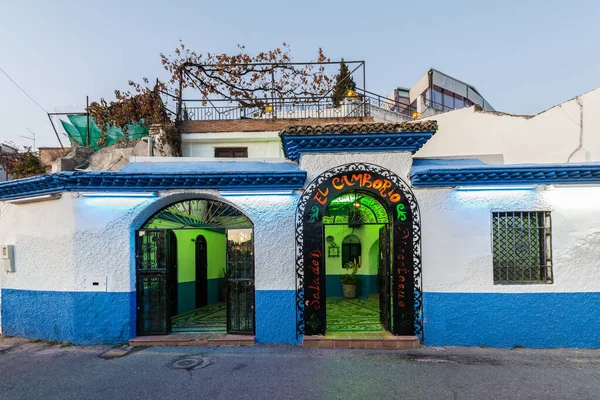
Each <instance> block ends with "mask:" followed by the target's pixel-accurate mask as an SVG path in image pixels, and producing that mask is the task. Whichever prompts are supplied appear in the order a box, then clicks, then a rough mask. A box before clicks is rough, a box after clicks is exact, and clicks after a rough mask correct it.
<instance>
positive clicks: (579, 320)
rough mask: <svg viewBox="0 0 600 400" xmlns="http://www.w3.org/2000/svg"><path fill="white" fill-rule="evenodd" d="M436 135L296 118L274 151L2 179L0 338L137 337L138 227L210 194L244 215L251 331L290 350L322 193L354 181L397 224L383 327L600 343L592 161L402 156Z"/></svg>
mask: <svg viewBox="0 0 600 400" xmlns="http://www.w3.org/2000/svg"><path fill="white" fill-rule="evenodd" d="M436 129H437V125H436V123H435V122H434V121H425V122H416V123H401V124H353V125H327V126H320V127H315V126H297V127H293V128H286V129H284V130H283V131H282V132H281V135H280V136H281V141H282V146H283V148H284V150H285V154H286V159H285V160H268V161H260V162H259V161H252V160H248V161H232V160H227V161H216V160H212V161H202V162H199V161H197V162H195V161H187V162H182V161H178V160H172V159H171V160H167V159H159V158H156V159H153V160H150V161H149V160H145V162H134V163H131V164H128V165H127V166H125V167H124V168H123V169H122V170H121V171H119V172H85V171H81V172H61V173H56V174H51V175H43V176H38V177H33V178H28V179H22V180H16V181H11V182H5V183H1V184H0V244H2V245H10V246H12V252H13V255H14V257H13V258H12V267H14V268H13V269H9V268H7V269H6V270H5V271H2V274H1V277H0V290H1V292H0V293H1V299H0V300H1V315H0V316H1V328H2V333H3V334H5V335H13V336H22V337H27V338H40V339H47V340H59V341H71V342H73V343H80V344H88V343H121V342H125V341H127V340H129V339H131V338H133V337H135V336H137V335H139V334H140V332H139V321H138V318H139V315H140V314H139V312H140V311H139V307H140V303H139V301H140V300H139V299H140V293H139V285H138V282H137V279H138V276H139V275H138V274H137V272H136V269H137V265H138V261H137V258H139V257H136V256H139V254H137V253H136V240H137V235H138V233H137V232H139V230H140V229H142V228H143V227H144V226H145V224H146V222H147V221H148V220H149V219H150V218H151V217H152V216H153V215H155V214H156V213H157V212H159V211H160V210H162V209H164V208H165V207H167V206H169V205H171V204H174V203H177V202H180V201H184V200H191V199H206V200H210V201H215V202H220V203H224V204H227V205H229V206H231V207H232V208H234V209H236V210H238V211H240V212H241V213H243V214H244V215H245V216H246V217H247V218H248V219H249V220H250V221H251V222H252V226H253V228H252V229H253V257H254V259H253V265H254V274H253V283H252V286H253V290H254V292H253V305H252V307H251V309H252V310H253V318H254V326H253V332H252V333H253V334H254V335H255V338H256V341H257V342H258V343H300V342H301V340H302V337H303V335H316V334H321V333H323V328H322V326H321V325H320V324H321V322H322V318H323V316H322V309H321V308H320V307H319V305H320V303H319V301H320V300H323V299H322V297H321V296H320V290H321V287H322V286H321V285H324V282H323V279H322V278H323V276H324V275H323V274H324V272H323V271H322V269H319V268H315V266H316V267H318V266H320V265H323V263H324V260H325V259H324V254H323V253H324V252H325V250H326V247H325V246H326V244H325V242H324V240H323V237H322V235H323V234H322V230H320V227H319V223H320V221H321V219H322V215H323V214H324V212H325V210H326V209H327V206H328V202H329V201H330V200H331V198H333V194H340V193H344V191H345V190H356V189H357V188H360V190H363V191H365V192H368V193H370V194H371V195H373V196H376V197H377V196H378V198H380V200H381V202H382V204H385V205H386V207H387V208H388V211H389V215H390V216H391V217H392V219H394V222H393V223H391V224H390V227H391V229H392V230H393V231H394V233H393V234H392V236H391V237H392V240H391V244H390V253H389V255H390V263H391V266H392V268H391V277H390V279H391V281H390V282H391V291H390V293H389V295H390V296H391V299H392V302H391V304H392V306H391V310H389V313H390V315H391V317H392V321H391V326H392V327H393V328H392V333H395V334H407V335H417V336H419V337H420V339H421V341H422V343H423V344H424V345H432V346H433V345H435V346H444V345H459V346H478V345H484V346H493V347H513V346H523V347H536V348H551V347H576V348H597V347H600V329H599V328H600V312H599V311H598V310H599V309H600V293H599V289H598V288H599V287H600V262H599V261H598V260H600V250H599V249H600V246H598V245H597V244H598V241H599V240H600V213H599V212H598V210H599V207H600V206H599V204H600V164H597V163H581V164H539V165H530V164H518V165H488V164H484V163H482V162H480V161H477V160H464V159H463V160H438V159H418V158H414V154H415V153H416V152H417V151H418V150H419V149H420V148H421V147H423V146H424V145H425V144H426V143H427V141H428V140H431V138H432V137H434V135H435V132H436ZM319 232H321V233H319ZM515 260H517V261H519V260H520V261H519V262H520V264H518V265H516V267H515ZM6 265H7V264H6V263H5V266H6ZM511 268H513V269H511ZM323 287H324V286H323Z"/></svg>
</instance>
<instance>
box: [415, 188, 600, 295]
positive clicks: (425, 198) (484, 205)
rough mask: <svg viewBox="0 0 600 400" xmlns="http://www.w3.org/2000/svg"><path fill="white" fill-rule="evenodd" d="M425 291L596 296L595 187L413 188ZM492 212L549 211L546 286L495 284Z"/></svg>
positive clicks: (598, 231) (599, 236)
mask: <svg viewBox="0 0 600 400" xmlns="http://www.w3.org/2000/svg"><path fill="white" fill-rule="evenodd" d="M415 194H416V196H417V199H418V201H419V207H420V209H421V221H422V224H421V229H422V262H423V289H424V291H425V292H480V293H532V292H597V291H598V286H599V284H600V247H599V246H598V242H599V240H600V214H598V213H597V211H596V210H597V207H598V204H600V188H599V187H583V188H560V187H558V188H552V187H550V188H543V187H540V188H537V189H535V190H534V189H532V190H481V191H456V190H453V189H433V190H432V189H418V190H415ZM492 211H550V212H551V219H552V258H553V267H552V269H553V276H554V283H552V284H525V285H523V284H519V285H494V283H493V264H492V232H491V229H492Z"/></svg>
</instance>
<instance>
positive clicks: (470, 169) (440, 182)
mask: <svg viewBox="0 0 600 400" xmlns="http://www.w3.org/2000/svg"><path fill="white" fill-rule="evenodd" d="M410 177H411V182H412V184H413V186H416V187H453V186H478V185H491V186H495V185H498V186H502V185H536V184H538V185H543V184H586V183H587V184H591V183H600V163H583V164H535V165H527V164H522V165H487V164H479V165H464V164H461V163H457V164H456V165H451V163H448V166H446V167H443V166H438V167H435V166H432V167H430V168H425V167H420V168H413V171H412V172H411V176H410Z"/></svg>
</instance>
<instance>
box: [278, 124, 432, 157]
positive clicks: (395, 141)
mask: <svg viewBox="0 0 600 400" xmlns="http://www.w3.org/2000/svg"><path fill="white" fill-rule="evenodd" d="M434 133H435V131H430V132H391V133H352V134H343V135H342V134H336V133H327V134H319V135H316V134H310V135H300V134H293V135H286V134H282V135H281V140H282V142H283V148H284V151H285V155H286V157H287V158H289V159H290V160H293V161H298V160H299V159H300V156H301V155H302V154H304V153H336V152H346V151H359V152H391V151H407V152H408V151H409V152H411V153H412V154H414V153H416V152H417V151H418V150H419V149H420V148H421V147H423V145H424V144H425V143H426V142H427V141H428V140H429V139H431V137H432V136H433V134H434Z"/></svg>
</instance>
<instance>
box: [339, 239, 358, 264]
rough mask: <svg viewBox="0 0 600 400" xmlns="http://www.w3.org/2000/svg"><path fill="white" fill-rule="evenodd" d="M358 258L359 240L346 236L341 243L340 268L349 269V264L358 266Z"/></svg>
mask: <svg viewBox="0 0 600 400" xmlns="http://www.w3.org/2000/svg"><path fill="white" fill-rule="evenodd" d="M360 257H361V246H360V240H359V239H358V237H356V236H354V235H349V236H346V238H345V239H344V241H343V242H342V268H349V265H350V263H352V264H359V265H360V262H361V258H360Z"/></svg>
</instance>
